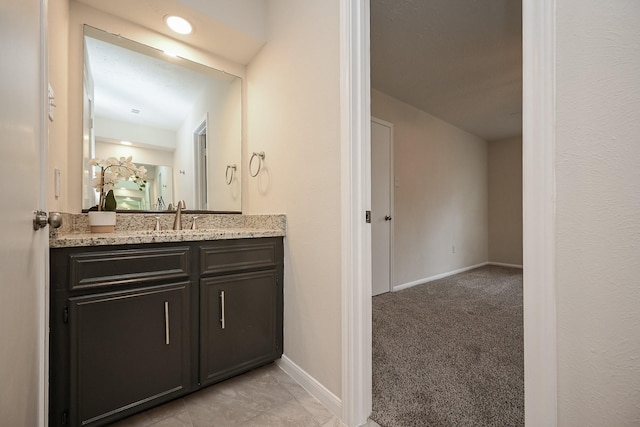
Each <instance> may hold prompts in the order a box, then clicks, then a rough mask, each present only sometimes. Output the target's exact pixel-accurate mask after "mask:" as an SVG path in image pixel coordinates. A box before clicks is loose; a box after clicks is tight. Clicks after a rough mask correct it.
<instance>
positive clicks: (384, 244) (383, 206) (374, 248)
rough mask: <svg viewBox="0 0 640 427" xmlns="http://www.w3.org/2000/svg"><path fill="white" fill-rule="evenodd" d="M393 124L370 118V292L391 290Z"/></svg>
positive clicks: (379, 292) (376, 293)
mask: <svg viewBox="0 0 640 427" xmlns="http://www.w3.org/2000/svg"><path fill="white" fill-rule="evenodd" d="M392 192H393V125H392V124H391V123H387V122H385V121H382V120H379V119H376V118H372V120H371V261H372V267H371V268H372V272H371V276H372V284H371V288H372V294H373V295H374V296H375V295H379V294H382V293H385V292H389V291H390V290H391V255H392V253H391V237H392V234H393V233H392V231H393V230H392V220H393V212H392V211H393V203H392V201H393V193H392Z"/></svg>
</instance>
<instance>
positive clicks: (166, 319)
mask: <svg viewBox="0 0 640 427" xmlns="http://www.w3.org/2000/svg"><path fill="white" fill-rule="evenodd" d="M164 342H165V344H167V345H169V301H165V302H164Z"/></svg>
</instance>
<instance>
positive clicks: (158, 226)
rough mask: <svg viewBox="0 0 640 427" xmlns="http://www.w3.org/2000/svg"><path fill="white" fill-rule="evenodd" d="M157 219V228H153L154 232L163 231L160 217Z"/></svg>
mask: <svg viewBox="0 0 640 427" xmlns="http://www.w3.org/2000/svg"><path fill="white" fill-rule="evenodd" d="M155 218H156V226H155V227H154V228H153V231H160V230H161V228H160V217H159V216H157V217H155Z"/></svg>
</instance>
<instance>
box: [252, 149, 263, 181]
mask: <svg viewBox="0 0 640 427" xmlns="http://www.w3.org/2000/svg"><path fill="white" fill-rule="evenodd" d="M256 157H257V158H258V170H257V171H256V173H253V159H255V158H256ZM263 160H264V151H261V152H259V153H256V152H254V153H253V154H252V155H251V160H249V174H250V175H251V177H252V178H255V177H256V176H258V174H259V173H260V169H262V161H263Z"/></svg>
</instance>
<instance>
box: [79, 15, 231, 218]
mask: <svg viewBox="0 0 640 427" xmlns="http://www.w3.org/2000/svg"><path fill="white" fill-rule="evenodd" d="M84 46H85V52H84V95H83V96H84V108H83V128H84V129H83V130H84V131H83V138H84V141H83V177H82V188H83V191H82V198H83V200H82V207H83V209H90V208H91V207H92V206H95V205H97V203H98V193H97V192H96V191H95V190H94V188H93V186H92V181H93V177H94V174H95V171H94V169H93V167H91V166H89V160H90V159H91V158H95V157H97V158H99V159H105V158H108V157H116V158H119V157H121V156H123V157H129V156H131V157H132V158H133V162H134V163H135V164H136V165H138V166H140V165H144V166H145V168H146V169H147V175H146V176H147V185H146V187H145V188H144V190H143V191H140V190H139V189H138V187H137V185H135V184H134V183H131V182H126V181H120V182H119V183H118V184H117V185H116V186H115V188H114V195H115V197H116V201H117V202H118V206H117V209H118V210H126V211H163V210H167V209H168V207H169V205H173V206H175V205H176V203H177V202H178V201H179V200H184V201H185V202H186V206H187V209H189V210H205V211H211V212H241V211H242V206H241V199H242V198H241V194H240V189H241V182H240V176H241V175H240V166H241V155H242V148H241V145H242V82H241V79H240V78H239V77H237V76H233V75H231V74H228V73H225V72H223V71H219V70H215V69H213V68H209V67H206V66H204V65H201V64H198V63H195V62H192V61H188V60H186V59H183V58H178V57H175V56H170V55H168V54H167V53H165V52H162V51H160V50H158V49H155V48H152V47H149V46H146V45H143V44H140V43H137V42H135V41H132V40H128V39H125V38H122V37H120V36H117V35H115V34H111V33H107V32H105V31H102V30H99V29H96V28H93V27H90V26H86V25H85V27H84Z"/></svg>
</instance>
